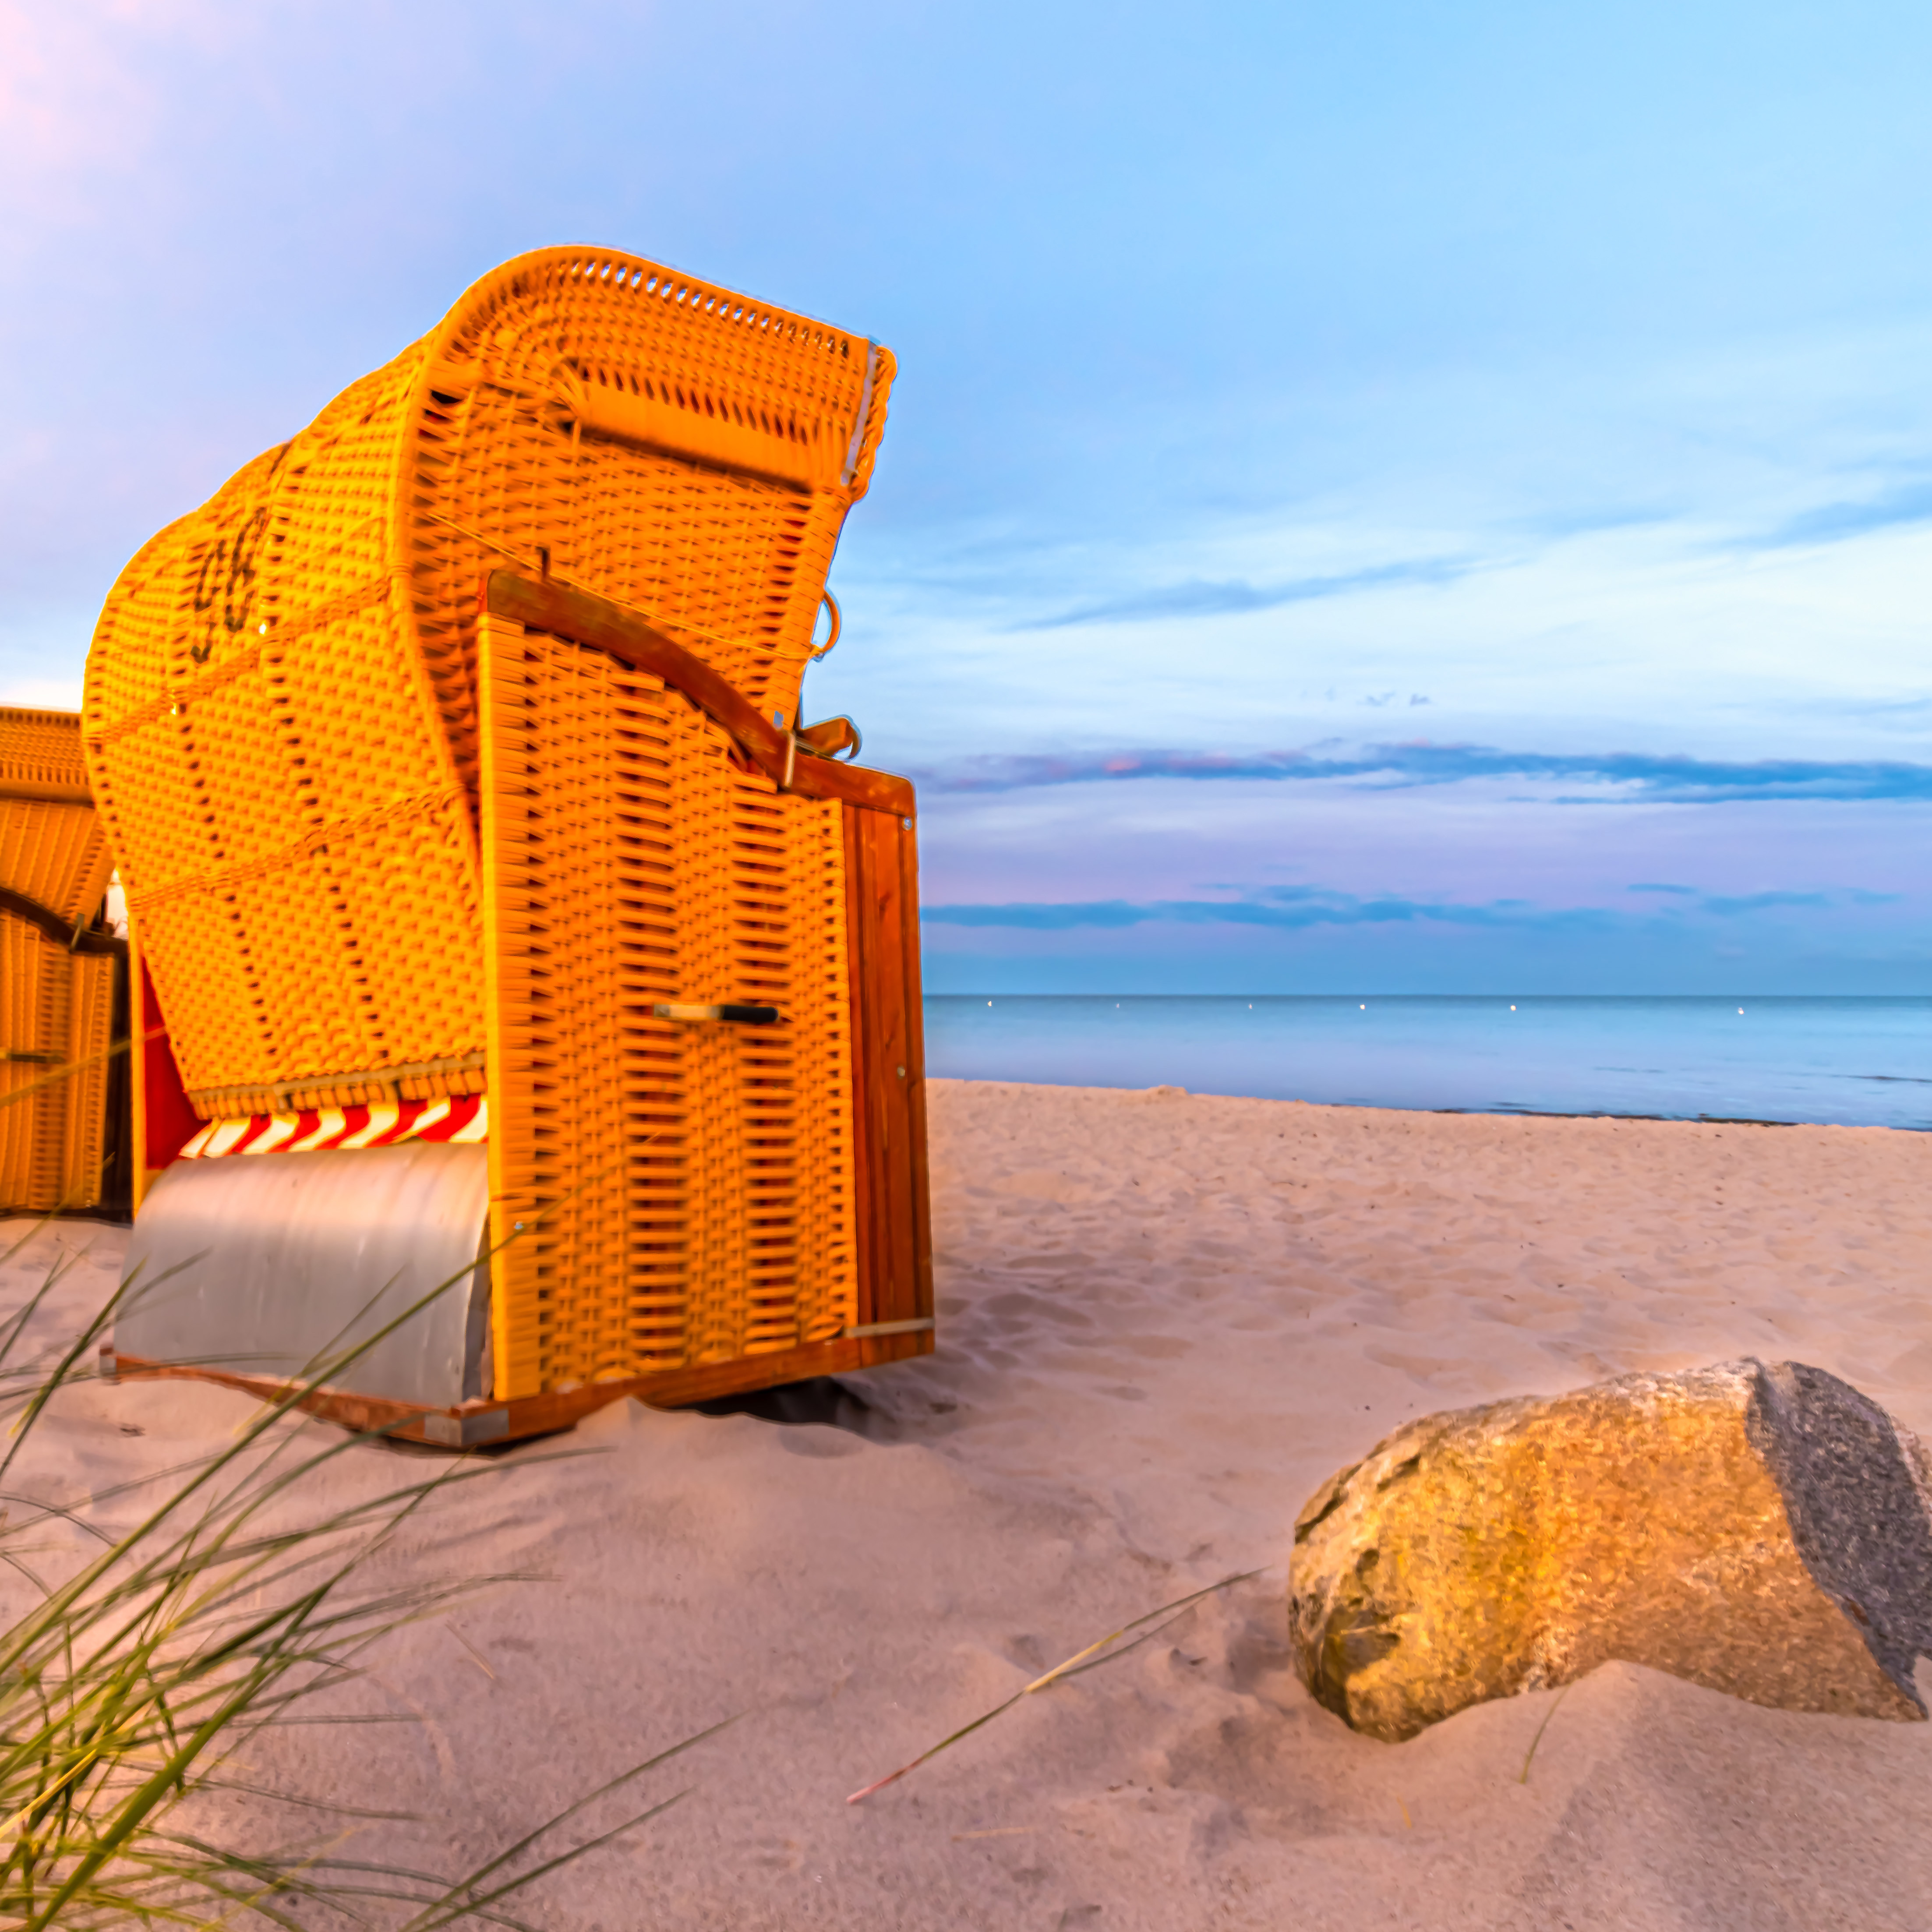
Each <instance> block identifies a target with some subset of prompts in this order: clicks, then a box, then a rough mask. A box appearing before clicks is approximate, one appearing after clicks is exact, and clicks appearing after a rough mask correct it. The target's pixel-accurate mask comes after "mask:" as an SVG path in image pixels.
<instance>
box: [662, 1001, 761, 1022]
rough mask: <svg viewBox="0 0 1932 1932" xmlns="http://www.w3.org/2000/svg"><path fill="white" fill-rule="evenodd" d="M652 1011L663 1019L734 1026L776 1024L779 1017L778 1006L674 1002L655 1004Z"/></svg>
mask: <svg viewBox="0 0 1932 1932" xmlns="http://www.w3.org/2000/svg"><path fill="white" fill-rule="evenodd" d="M651 1012H652V1014H653V1015H654V1016H655V1017H656V1018H657V1019H661V1020H685V1021H702V1020H723V1021H725V1022H727V1023H728V1024H729V1025H732V1026H775V1025H777V1024H778V1008H777V1007H688V1006H680V1005H677V1004H667V1005H664V1006H661V1007H652V1009H651Z"/></svg>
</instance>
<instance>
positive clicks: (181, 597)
mask: <svg viewBox="0 0 1932 1932" xmlns="http://www.w3.org/2000/svg"><path fill="white" fill-rule="evenodd" d="M891 376H892V361H891V358H890V356H889V354H887V353H886V351H884V350H881V349H879V348H877V347H875V346H874V345H871V344H868V343H866V342H865V341H864V340H863V339H862V338H855V337H852V336H849V335H844V334H843V333H841V332H838V331H836V330H832V329H828V328H826V326H823V324H820V323H812V322H810V321H808V320H805V318H802V317H796V316H791V315H787V314H783V313H781V312H780V311H775V310H772V309H769V308H761V307H760V306H759V305H755V304H751V303H748V302H745V301H744V300H743V299H742V298H740V297H738V296H733V295H731V294H730V293H728V292H727V291H725V290H719V289H716V288H714V287H710V286H709V285H708V284H700V283H697V282H694V281H691V279H690V278H683V277H678V276H675V275H671V274H670V273H669V272H667V271H665V270H664V269H660V268H658V267H656V266H654V265H652V264H651V263H646V262H641V261H637V260H634V259H633V258H630V257H619V256H616V255H613V254H607V253H598V252H592V251H583V250H568V249H553V250H547V251H542V252H541V253H539V254H535V255H531V256H526V257H521V258H520V259H519V260H517V261H514V262H512V263H508V265H506V266H505V267H503V268H502V269H499V270H497V271H496V272H495V273H493V275H490V276H487V277H486V278H484V280H483V281H481V282H480V283H478V284H477V285H476V286H475V287H474V288H472V290H470V291H469V293H468V294H467V295H466V296H464V298H463V300H462V301H461V302H459V303H458V305H456V307H455V308H454V309H453V310H452V311H451V313H450V314H449V316H448V317H446V319H445V320H444V321H443V323H442V324H441V325H440V326H439V327H438V328H437V329H436V330H435V331H434V332H432V333H431V335H428V336H427V337H425V338H424V339H423V340H422V341H421V342H419V343H417V344H415V345H413V347H411V348H410V349H408V350H405V351H404V353H403V354H402V355H401V356H398V357H397V358H396V359H395V361H394V362H391V363H390V364H389V365H387V366H386V368H382V369H380V370H377V371H375V372H374V374H371V375H370V376H368V377H365V378H364V379H363V380H362V381H361V382H359V383H356V384H355V385H353V386H351V388H350V389H347V390H345V391H344V392H343V394H342V395H341V396H339V397H338V398H336V399H335V401H334V402H332V404H329V407H327V408H326V410H323V413H322V414H321V415H320V416H318V417H317V419H316V420H315V422H314V423H312V424H311V425H310V426H309V427H308V429H306V430H305V431H303V432H302V434H301V435H300V436H299V437H296V439H295V440H294V441H293V443H289V444H287V445H285V446H283V447H281V449H276V450H272V451H270V452H268V453H267V454H266V455H263V457H261V458H257V460H256V461H255V462H254V463H251V464H250V465H249V466H248V467H247V468H246V469H244V470H242V472H239V474H238V475H236V477H235V478H233V480H232V481H230V483H229V484H228V485H226V487H224V488H223V490H221V491H220V493H217V496H215V497H214V499H212V500H211V502H209V503H208V504H207V505H205V506H204V508H202V509H201V510H200V511H196V513H195V514H193V515H192V516H190V517H185V518H184V519H182V520H181V521H180V522H179V523H176V524H174V525H172V526H170V528H169V529H167V530H165V531H163V532H162V533H161V534H160V535H159V536H158V537H157V538H155V539H154V541H152V542H151V543H150V544H148V546H147V547H146V548H145V549H144V550H143V551H142V553H141V554H140V555H139V556H138V557H136V559H135V560H134V562H133V563H132V564H130V565H129V566H128V568H127V571H125V572H124V573H123V575H122V577H121V580H120V582H119V583H117V585H116V586H115V589H114V592H113V595H111V596H110V598H109V601H108V604H107V609H106V610H105V611H104V613H103V616H102V618H101V625H100V627H99V629H98V631H97V633H96V637H95V649H94V651H93V652H92V655H91V656H90V658H89V682H88V697H87V711H86V718H87V727H88V745H89V769H90V772H91V775H92V780H93V782H94V786H95V794H96V796H97V799H98V800H99V802H100V805H101V811H102V812H103V814H104V817H105V818H106V819H107V823H108V826H109V829H110V835H111V837H112V838H113V844H114V847H115V853H116V854H117V856H118V859H119V862H120V864H121V871H122V875H123V878H124V882H125V883H127V887H128V890H129V904H130V911H131V912H132V913H133V916H134V917H135V919H136V922H137V923H138V925H139V929H140V933H141V937H142V951H143V954H144V956H145V959H146V961H147V963H148V967H149V969H150V971H151V973H152V974H153V977H154V983H155V986H156V989H157V992H158V995H159V997H160V1002H161V1005H162V1007H163V1010H164V1011H165V1013H166V1015H167V1017H168V1021H169V1028H170V1031H171V1033H172V1037H173V1040H174V1043H175V1050H176V1053H177V1055H178V1058H179V1061H180V1063H181V1072H182V1076H183V1078H184V1082H185V1083H186V1085H187V1088H188V1090H189V1096H190V1102H191V1103H192V1104H193V1106H194V1107H195V1109H196V1112H198V1113H199V1114H200V1115H201V1116H202V1118H205V1119H206V1118H220V1117H222V1116H225V1115H236V1114H240V1113H251V1112H267V1111H272V1110H275V1109H282V1108H287V1107H290V1106H297V1107H304V1106H340V1105H345V1104H354V1103H359V1102H362V1101H365V1100H372V1099H380V1098H382V1097H385V1096H386V1095H389V1094H394V1095H395V1096H397V1097H401V1098H404V1099H418V1098H424V1097H428V1096H429V1095H431V1094H437V1093H440V1092H443V1091H455V1092H463V1091H478V1090H479V1088H480V1086H481V1080H482V1073H481V1063H482V1059H483V1053H484V1034H485V1016H484V992H485V989H484V974H483V971H482V970H481V965H480V961H481V955H482V950H483V949H482V938H483V913H482V904H481V891H482V886H481V877H480V874H479V871H478V856H477V851H476V845H475V840H476V835H477V820H476V812H477V806H476V799H475V786H476V783H477V775H478V726H479V720H478V697H477V673H476V651H477V642H476V638H477V631H476V619H475V610H476V604H477V592H478V585H479V583H481V580H482V577H483V576H484V573H485V571H487V570H488V569H490V568H496V567H498V566H499V565H502V563H503V562H504V561H505V559H511V560H513V561H515V562H518V563H520V565H522V566H523V568H525V569H526V570H527V571H529V572H530V573H531V574H535V575H541V574H545V573H546V572H550V573H553V574H556V575H558V576H560V577H567V578H568V579H569V580H571V581H572V582H574V583H578V584H580V586H582V587H583V588H586V589H592V590H595V591H597V592H600V593H601V594H602V595H606V596H609V597H611V598H615V599H616V600H618V601H621V602H623V603H625V604H628V605H629V606H631V607H634V608H636V609H638V610H642V611H643V612H645V613H646V614H648V615H649V616H652V617H653V618H654V619H655V621H657V622H658V623H659V624H661V625H663V626H664V628H667V629H668V630H670V631H671V632H672V633H673V634H674V635H676V637H678V638H679V641H680V642H682V643H685V645H686V646H687V647H688V649H691V650H692V651H693V652H695V653H697V655H700V656H701V657H703V658H706V661H709V662H710V663H712V664H713V665H714V666H715V667H716V668H718V670H721V671H722V672H723V673H724V674H725V675H726V676H728V677H730V679H732V680H733V682H734V683H736V684H737V685H738V686H739V688H740V689H741V690H742V691H744V692H745V694H746V695H747V696H748V697H751V698H752V699H753V700H754V701H755V702H756V703H757V704H758V706H759V707H760V709H761V710H763V711H765V712H768V713H769V712H778V713H779V714H781V716H782V717H783V718H784V722H785V723H786V724H790V723H792V722H793V720H794V717H795V713H796V705H797V692H798V682H799V676H800V673H802V669H803V667H804V664H805V662H806V661H808V657H809V655H810V652H811V637H812V628H813V625H814V622H815V620H816V618H817V610H818V607H819V604H820V598H821V597H822V595H823V589H824V580H825V574H826V569H827V568H828V567H829V563H830V560H831V555H832V546H833V544H834V543H835V541H836V538H837V535H838V529H839V527H840V526H841V523H842V520H843V518H844V514H845V512H846V511H847V508H848V507H849V506H850V503H851V502H853V500H854V499H856V496H858V495H859V494H860V493H862V491H863V490H864V488H865V484H866V481H867V479H868V476H869V475H870V472H871V462H872V458H873V452H874V449H875V448H876V446H877V440H878V437H879V434H880V431H881V430H882V428H883V422H884V415H885V405H886V394H887V391H888V389H889V386H890V380H891ZM425 1066H428V1067H434V1069H435V1071H434V1072H432V1073H421V1072H412V1073H398V1071H397V1070H398V1069H402V1068H420V1067H425Z"/></svg>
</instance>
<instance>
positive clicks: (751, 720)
mask: <svg viewBox="0 0 1932 1932" xmlns="http://www.w3.org/2000/svg"><path fill="white" fill-rule="evenodd" d="M483 602H484V607H485V608H486V609H487V610H489V611H490V612H491V613H492V614H493V615H494V616H499V617H508V618H510V619H512V620H513V621H514V622H517V623H519V624H522V625H526V626H527V627H528V628H529V629H531V630H533V631H550V633H551V634H553V635H554V636H556V637H568V638H569V639H571V640H572V642H574V643H580V644H588V645H589V646H591V647H592V649H596V650H600V651H605V652H608V653H609V654H610V655H611V656H612V657H613V658H616V660H617V661H618V662H619V664H628V666H629V667H631V669H632V670H640V671H646V672H648V673H649V674H650V675H651V676H652V677H656V678H661V679H663V681H664V682H665V683H666V684H667V685H670V687H671V688H672V689H673V690H674V691H679V692H681V693H682V694H683V695H684V696H685V697H687V698H688V699H689V700H691V703H694V704H695V705H696V706H697V707H698V709H700V710H701V711H703V712H706V714H707V715H709V716H710V717H711V718H714V719H715V721H717V722H718V724H721V726H722V727H724V730H727V731H728V732H729V733H730V734H731V736H732V737H733V739H736V742H737V743H738V745H739V748H740V749H741V750H742V751H743V752H744V754H745V756H746V757H748V758H749V759H750V760H751V762H752V763H754V765H756V766H757V767H758V769H760V771H761V772H763V773H764V774H765V775H766V777H767V778H770V779H771V780H772V782H773V783H774V784H777V785H779V786H781V787H783V788H784V789H785V790H790V791H795V792H797V793H799V794H801V795H802V796H804V797H806V798H832V799H842V800H844V801H845V802H847V803H849V804H852V805H868V806H870V807H871V809H872V810H873V811H889V812H893V813H895V814H897V815H898V817H901V818H910V817H911V816H912V814H913V789H912V785H911V783H910V781H909V780H907V779H905V778H900V777H898V776H896V775H895V774H894V773H892V772H878V771H874V770H872V769H871V768H870V767H869V766H864V765H844V764H836V763H833V762H832V760H831V759H829V758H826V757H818V756H816V755H814V754H813V752H812V750H811V748H809V747H804V748H805V751H806V755H805V757H799V756H798V752H799V750H800V749H801V748H802V747H801V746H800V744H799V741H798V740H797V739H795V738H794V737H793V736H792V734H791V733H790V732H788V731H784V730H780V729H779V728H778V726H777V725H775V724H773V723H772V721H771V720H770V719H769V718H766V717H765V716H764V715H763V714H762V713H761V712H758V711H757V710H755V709H753V708H752V706H751V700H749V699H748V698H747V697H745V694H744V693H743V692H742V691H739V689H738V688H737V686H736V685H734V684H733V683H732V682H730V679H728V678H726V677H724V676H721V675H720V673H718V672H717V671H715V670H712V667H710V665H709V664H706V662H705V661H704V660H703V658H700V657H699V656H697V655H696V653H695V652H691V651H688V650H686V649H685V647H684V646H682V644H680V643H678V642H677V641H676V639H674V638H672V637H667V636H666V635H665V634H664V632H663V631H660V630H658V628H657V627H656V626H655V625H652V624H649V623H646V622H645V621H644V619H643V618H641V617H640V616H637V613H635V612H634V611H631V610H625V607H623V605H622V604H613V602H611V601H610V598H607V597H599V596H597V595H595V594H593V593H592V592H590V591H588V590H579V589H576V588H574V586H571V585H569V584H564V583H532V582H531V581H530V580H529V578H528V577H519V576H518V575H517V573H516V572H515V571H511V570H493V571H491V572H490V574H489V576H488V577H487V579H486V580H485V581H484V586H483Z"/></svg>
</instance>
